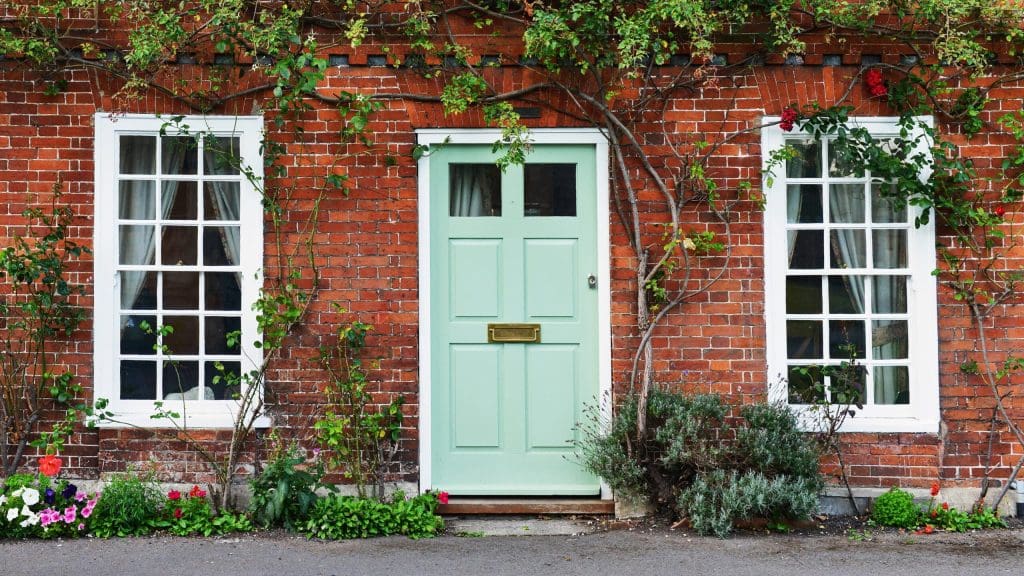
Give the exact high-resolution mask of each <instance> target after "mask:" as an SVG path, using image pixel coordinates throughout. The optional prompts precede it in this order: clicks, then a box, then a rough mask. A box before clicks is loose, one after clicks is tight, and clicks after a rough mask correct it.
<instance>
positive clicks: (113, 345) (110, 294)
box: [93, 113, 269, 428]
mask: <svg viewBox="0 0 1024 576" xmlns="http://www.w3.org/2000/svg"><path fill="white" fill-rule="evenodd" d="M94 122H95V124H94V126H95V141H94V148H95V149H94V160H95V200H94V207H95V212H94V245H93V258H94V267H93V269H94V274H95V276H94V290H95V297H94V306H93V315H94V318H93V334H94V339H93V346H94V349H93V368H94V370H93V383H94V384H93V397H94V398H95V399H97V400H99V399H106V400H108V404H107V408H106V409H107V410H108V411H110V412H112V413H113V414H114V417H113V420H105V421H101V422H100V423H99V425H100V426H103V427H111V428H116V427H125V426H138V427H146V428H168V427H182V426H188V427H190V428H230V427H232V425H233V422H234V421H235V419H236V416H237V414H238V410H239V403H238V401H236V400H205V399H203V400H160V399H159V398H158V399H156V400H122V399H120V397H119V396H120V367H119V365H118V357H117V356H118V350H119V347H120V343H119V338H120V328H119V309H120V303H119V300H120V282H119V274H118V272H117V267H118V265H117V262H118V245H119V243H118V224H117V198H118V170H119V169H118V162H119V158H120V136H121V135H144V136H146V135H148V136H156V135H159V134H160V132H161V130H163V131H164V133H165V134H167V135H171V136H173V135H175V134H180V133H184V132H185V131H186V130H187V132H188V133H189V134H192V135H195V134H200V133H201V134H212V135H215V136H219V137H229V136H230V137H237V138H238V139H239V146H240V148H239V152H240V155H241V158H242V161H241V163H242V166H243V167H245V169H246V170H248V171H250V172H251V174H252V176H253V177H254V179H253V180H254V181H255V182H260V181H262V178H263V161H262V153H261V146H262V133H263V118H262V117H260V116H184V117H177V116H175V117H174V118H173V121H172V117H171V116H169V115H168V116H160V115H152V114H110V113H97V114H96V115H95V117H94ZM179 126H180V127H183V128H182V129H181V130H179V129H178V128H177V127H179ZM184 127H187V128H184ZM239 182H240V197H239V220H240V231H239V245H240V246H241V250H240V254H239V259H240V262H239V268H240V269H241V286H240V287H241V299H242V311H241V331H242V342H241V350H240V352H241V355H240V358H239V360H240V361H241V372H242V373H243V374H244V373H248V372H249V371H250V370H252V369H254V368H258V365H259V364H260V363H261V362H262V359H263V355H262V352H261V350H260V349H258V348H256V346H255V345H254V342H255V340H257V339H258V334H259V329H258V325H257V322H256V312H255V311H253V310H252V304H253V302H255V300H256V298H257V297H258V295H259V291H260V289H261V287H262V269H263V208H262V202H261V200H262V199H261V197H260V193H259V191H258V190H257V189H256V186H255V185H254V183H253V181H250V180H249V179H248V178H247V177H246V176H244V175H243V176H241V177H240V178H239ZM158 186H159V183H158ZM195 268H200V269H201V265H200V266H197V267H195ZM202 385H203V384H202V382H200V386H202ZM257 393H258V394H262V393H263V391H262V390H259V391H258V392H257ZM158 401H161V402H162V403H163V408H164V409H165V410H167V411H172V412H177V413H178V414H180V415H181V418H179V419H176V421H170V420H168V419H166V418H152V415H153V414H154V412H155V409H156V407H155V405H154V403H155V402H158ZM256 425H257V426H261V427H263V426H267V425H269V420H267V419H266V418H265V417H263V416H261V417H260V418H259V419H258V420H257V422H256Z"/></svg>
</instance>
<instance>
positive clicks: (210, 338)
mask: <svg viewBox="0 0 1024 576" xmlns="http://www.w3.org/2000/svg"><path fill="white" fill-rule="evenodd" d="M204 321H205V322H206V330H205V332H206V353H207V354H239V353H240V352H239V347H238V345H237V344H236V345H234V346H231V347H229V346H228V343H227V336H228V334H230V333H232V332H237V331H239V330H241V329H242V319H241V318H239V317H238V316H229V317H221V316H207V317H206V318H205V319H204Z"/></svg>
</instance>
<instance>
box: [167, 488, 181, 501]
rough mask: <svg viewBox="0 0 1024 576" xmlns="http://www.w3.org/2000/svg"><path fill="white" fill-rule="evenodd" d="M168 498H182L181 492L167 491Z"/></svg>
mask: <svg viewBox="0 0 1024 576" xmlns="http://www.w3.org/2000/svg"><path fill="white" fill-rule="evenodd" d="M167 499H168V500H181V492H178V491H177V490H171V491H170V492H168V493H167Z"/></svg>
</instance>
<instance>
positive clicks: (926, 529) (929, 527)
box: [924, 524, 935, 534]
mask: <svg viewBox="0 0 1024 576" xmlns="http://www.w3.org/2000/svg"><path fill="white" fill-rule="evenodd" d="M932 532H935V528H933V527H932V525H931V524H925V525H924V533H925V534H931V533H932Z"/></svg>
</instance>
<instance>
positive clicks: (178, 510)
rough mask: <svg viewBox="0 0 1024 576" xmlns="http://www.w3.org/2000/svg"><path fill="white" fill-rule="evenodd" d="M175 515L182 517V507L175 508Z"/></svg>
mask: <svg viewBox="0 0 1024 576" xmlns="http://www.w3.org/2000/svg"><path fill="white" fill-rule="evenodd" d="M174 517H175V518H181V508H175V509H174Z"/></svg>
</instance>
